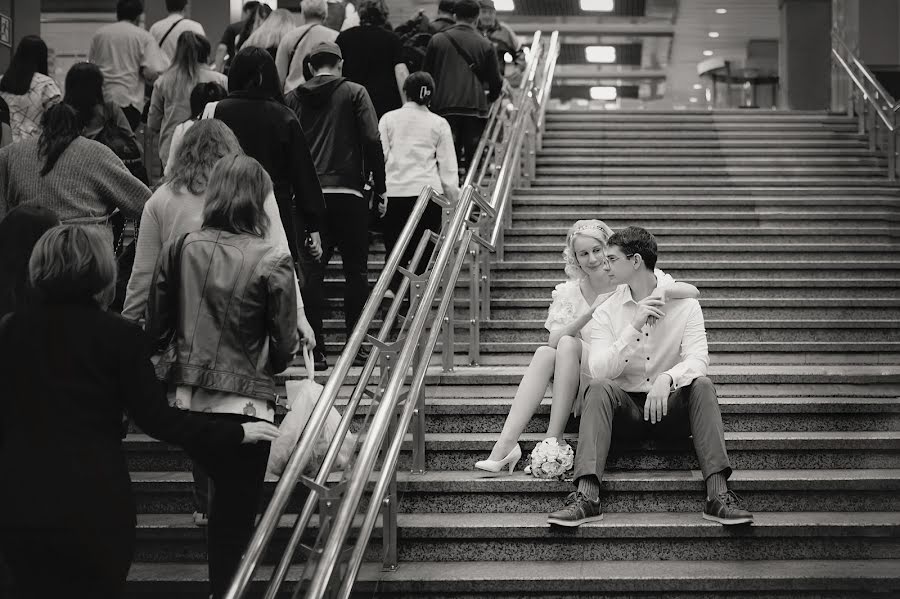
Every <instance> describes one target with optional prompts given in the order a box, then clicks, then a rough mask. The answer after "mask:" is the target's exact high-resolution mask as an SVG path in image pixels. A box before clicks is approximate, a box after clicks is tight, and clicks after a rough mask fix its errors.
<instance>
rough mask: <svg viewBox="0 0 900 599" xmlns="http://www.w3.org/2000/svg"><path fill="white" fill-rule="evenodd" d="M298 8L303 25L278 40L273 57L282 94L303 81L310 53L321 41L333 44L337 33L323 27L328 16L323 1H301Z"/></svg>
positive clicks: (326, 7)
mask: <svg viewBox="0 0 900 599" xmlns="http://www.w3.org/2000/svg"><path fill="white" fill-rule="evenodd" d="M300 9H301V10H302V11H303V21H304V23H303V25H300V26H299V27H297V28H296V29H294V30H293V31H290V32H288V33H287V34H286V35H285V36H284V37H283V38H282V39H281V43H280V44H278V53H277V54H276V56H275V67H276V68H277V69H278V77H279V78H280V79H281V83H282V88H283V90H284V93H285V94H287V93H288V92H290V91H291V90H294V89H296V88H298V87H299V86H300V85H302V84H303V83H305V82H306V73H304V72H303V65H304V64H308V63H307V62H306V59H307V57H308V56H309V53H310V51H311V50H312V49H313V48H315V47H316V46H318V45H319V44H321V43H322V42H333V41H335V40H336V39H337V36H338V32H337V31H335V30H334V29H331V28H330V27H327V26H326V25H325V24H324V21H325V19H326V18H327V17H328V5H327V4H326V2H325V0H303V2H301V3H300Z"/></svg>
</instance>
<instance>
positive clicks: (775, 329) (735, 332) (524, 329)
mask: <svg viewBox="0 0 900 599" xmlns="http://www.w3.org/2000/svg"><path fill="white" fill-rule="evenodd" d="M543 325H544V319H541V320H521V319H517V320H491V321H487V322H483V323H482V326H481V340H482V341H483V342H484V343H508V342H518V341H521V342H531V343H535V344H543V343H546V342H547V331H546V329H544V327H543ZM344 326H345V325H344V321H343V320H328V321H325V323H324V327H323V330H324V333H325V335H326V336H327V338H328V339H329V340H331V341H336V342H340V341H343V339H344V335H343V331H344ZM380 327H381V321H373V322H372V325H371V326H370V329H371V330H378V329H380ZM467 327H468V323H467V322H465V321H462V322H459V323H458V324H457V331H458V333H459V334H463V333H464V332H465V331H466V330H467ZM706 335H707V338H708V340H709V342H710V343H722V342H731V343H735V342H740V343H822V342H843V343H858V344H865V343H879V344H891V345H894V344H900V321H898V320H895V319H885V320H773V319H766V320H762V319H760V320H748V319H746V318H745V319H740V320H739V319H734V320H731V319H729V320H710V319H707V320H706ZM465 339H466V338H465V337H463V338H462V339H461V340H462V341H465ZM895 347H896V345H895Z"/></svg>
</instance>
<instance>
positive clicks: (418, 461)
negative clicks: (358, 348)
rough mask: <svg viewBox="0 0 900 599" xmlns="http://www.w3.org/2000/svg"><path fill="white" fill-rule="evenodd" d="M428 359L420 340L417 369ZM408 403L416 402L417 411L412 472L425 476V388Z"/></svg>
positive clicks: (414, 417)
mask: <svg viewBox="0 0 900 599" xmlns="http://www.w3.org/2000/svg"><path fill="white" fill-rule="evenodd" d="M428 358H429V356H426V355H425V353H424V352H423V351H422V343H421V340H419V345H418V346H416V354H415V358H414V359H413V364H415V368H418V367H419V364H421V363H422V362H423V361H428ZM407 401H414V402H416V409H415V411H414V412H413V419H414V422H413V424H412V429H413V462H412V470H411V471H412V473H413V474H425V387H422V389H421V390H420V391H419V393H418V394H417V395H416V397H409V398H407Z"/></svg>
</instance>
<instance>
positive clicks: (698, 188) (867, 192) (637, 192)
mask: <svg viewBox="0 0 900 599" xmlns="http://www.w3.org/2000/svg"><path fill="white" fill-rule="evenodd" d="M725 193H726V191H723V190H722V188H721V186H715V185H694V186H683V187H681V186H679V188H678V192H677V193H673V192H672V191H671V190H669V189H665V188H660V187H652V186H647V185H645V186H637V187H635V186H630V185H629V186H620V187H616V186H604V187H603V189H600V188H595V189H584V188H582V187H576V186H572V185H565V184H563V185H558V186H556V187H550V186H541V187H533V186H532V187H519V188H516V189H514V190H513V195H514V196H515V197H517V198H518V197H525V196H544V197H545V196H548V195H553V196H576V197H578V198H582V199H585V198H587V199H590V198H596V199H598V200H602V199H603V198H604V197H606V196H610V197H614V196H618V195H624V196H629V197H631V198H634V199H637V200H639V201H640V200H641V199H642V198H651V199H652V198H669V197H673V196H678V197H695V196H696V197H699V196H722V195H723V194H725ZM727 195H730V196H733V197H745V196H760V197H764V198H765V197H775V196H778V197H784V196H790V197H810V196H812V197H854V198H857V197H861V198H868V197H873V196H877V197H886V196H889V197H898V196H900V187H898V186H896V185H890V184H882V183H879V184H877V185H876V184H873V185H868V186H864V185H853V184H847V185H829V186H827V187H818V186H815V187H814V186H808V185H791V186H785V185H781V184H777V183H776V184H769V185H744V186H737V185H736V186H729V187H728V189H727ZM630 201H631V200H629V202H630Z"/></svg>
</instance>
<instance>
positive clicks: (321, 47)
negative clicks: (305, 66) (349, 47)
mask: <svg viewBox="0 0 900 599" xmlns="http://www.w3.org/2000/svg"><path fill="white" fill-rule="evenodd" d="M317 54H331V55H333V56H337V57H338V58H340V59H341V60H343V59H344V55H343V54H341V47H340V46H338V45H337V44H335V43H334V42H322V43H320V44H317V45H316V47H314V48H313V49H312V51H310V53H309V57H310V58H312V57H313V56H316V55H317Z"/></svg>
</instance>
